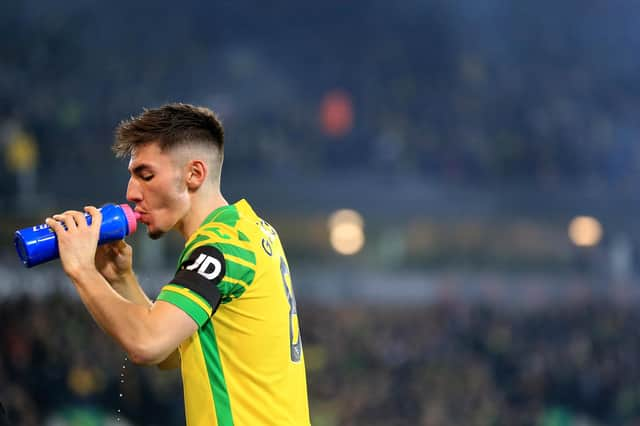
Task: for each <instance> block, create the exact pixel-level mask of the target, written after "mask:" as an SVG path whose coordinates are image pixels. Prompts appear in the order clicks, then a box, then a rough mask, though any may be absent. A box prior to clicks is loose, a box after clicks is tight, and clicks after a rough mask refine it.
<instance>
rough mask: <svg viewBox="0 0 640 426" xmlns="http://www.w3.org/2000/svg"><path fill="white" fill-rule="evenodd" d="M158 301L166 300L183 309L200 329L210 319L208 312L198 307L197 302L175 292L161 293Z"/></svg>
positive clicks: (166, 291)
mask: <svg viewBox="0 0 640 426" xmlns="http://www.w3.org/2000/svg"><path fill="white" fill-rule="evenodd" d="M157 300H164V301H165V302H169V303H171V304H172V305H175V306H177V307H178V308H180V309H182V310H183V311H185V312H186V313H187V314H188V315H189V316H190V317H191V318H193V320H194V321H195V322H196V324H198V327H200V326H202V324H204V323H205V321H207V320H208V319H209V315H208V314H207V312H206V311H205V310H204V309H202V308H201V307H200V306H198V304H197V303H196V302H194V301H193V300H191V299H189V298H188V297H185V296H183V295H181V294H178V293H175V292H173V291H168V290H164V291H161V292H160V294H159V295H158V299H157Z"/></svg>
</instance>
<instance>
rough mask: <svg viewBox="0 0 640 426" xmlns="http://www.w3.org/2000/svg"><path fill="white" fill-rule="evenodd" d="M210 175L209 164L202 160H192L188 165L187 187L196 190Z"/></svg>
mask: <svg viewBox="0 0 640 426" xmlns="http://www.w3.org/2000/svg"><path fill="white" fill-rule="evenodd" d="M208 175H209V169H208V167H207V164H206V163H205V162H204V161H202V160H191V161H189V165H188V166H187V188H189V190H196V189H198V188H200V186H201V185H202V184H203V183H204V181H205V180H206V179H207V176H208Z"/></svg>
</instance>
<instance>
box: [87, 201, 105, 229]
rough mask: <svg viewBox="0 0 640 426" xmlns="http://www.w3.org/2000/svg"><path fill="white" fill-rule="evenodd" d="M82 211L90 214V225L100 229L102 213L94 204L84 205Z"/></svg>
mask: <svg viewBox="0 0 640 426" xmlns="http://www.w3.org/2000/svg"><path fill="white" fill-rule="evenodd" d="M84 211H85V212H87V213H89V214H90V215H91V227H92V228H98V229H100V226H101V225H102V213H100V210H98V209H97V208H95V207H94V206H86V207H85V208H84Z"/></svg>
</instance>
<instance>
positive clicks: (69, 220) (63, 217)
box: [53, 213, 77, 230]
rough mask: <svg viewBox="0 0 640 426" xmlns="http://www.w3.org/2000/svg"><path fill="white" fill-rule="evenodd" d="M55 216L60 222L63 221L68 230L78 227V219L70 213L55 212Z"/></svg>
mask: <svg viewBox="0 0 640 426" xmlns="http://www.w3.org/2000/svg"><path fill="white" fill-rule="evenodd" d="M53 218H54V219H55V220H57V221H58V222H61V223H62V224H63V225H64V227H65V228H66V229H67V230H70V229H75V228H77V226H76V221H75V219H74V218H73V216H71V215H68V214H66V213H63V214H55V215H53Z"/></svg>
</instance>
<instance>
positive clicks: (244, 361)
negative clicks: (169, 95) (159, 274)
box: [46, 104, 309, 426]
mask: <svg viewBox="0 0 640 426" xmlns="http://www.w3.org/2000/svg"><path fill="white" fill-rule="evenodd" d="M223 143H224V132H223V128H222V125H221V123H220V122H219V120H218V119H217V117H216V116H215V114H214V113H213V112H212V111H210V110H208V109H205V108H199V107H194V106H191V105H185V104H170V105H165V106H163V107H161V108H158V109H151V110H145V111H144V112H143V113H142V114H141V115H140V116H138V117H136V118H133V119H131V120H130V121H125V122H123V123H121V124H120V126H119V127H118V129H117V135H116V142H115V144H114V146H113V149H114V151H115V153H116V155H117V156H119V157H123V156H129V157H130V161H129V172H130V174H131V177H130V179H129V185H128V188H127V199H128V200H129V201H130V202H132V203H135V211H136V212H138V213H139V214H140V221H141V222H142V223H144V224H145V225H147V231H148V234H149V236H150V237H151V238H153V239H157V238H160V237H161V236H162V235H164V234H165V233H166V232H168V231H170V230H176V231H178V232H179V233H180V234H181V235H182V236H183V237H184V239H185V241H186V244H185V248H184V251H183V252H182V254H181V256H180V258H179V260H178V264H177V272H176V274H175V277H174V278H173V279H172V280H171V281H170V282H169V283H168V284H167V285H165V286H164V287H163V289H162V291H161V292H160V295H159V296H158V298H157V300H156V301H155V302H154V303H152V302H151V301H150V300H149V298H148V297H147V296H146V295H145V293H144V291H143V290H142V288H141V287H140V285H139V283H138V281H137V279H136V277H135V275H134V272H133V270H132V262H131V259H132V249H131V247H130V246H129V245H128V244H126V243H125V242H124V241H119V242H117V243H112V244H108V245H103V246H100V247H98V248H97V247H96V246H97V241H98V235H99V228H100V223H101V215H100V213H99V211H98V210H97V209H96V208H95V207H92V206H89V207H86V208H85V211H86V212H88V213H89V214H90V215H91V216H92V224H91V225H87V223H86V220H85V219H84V216H83V213H81V212H78V211H67V212H65V213H63V214H59V215H54V216H53V218H47V220H46V222H47V224H48V225H49V226H51V228H52V229H53V230H54V231H55V233H56V235H57V237H58V246H59V249H60V259H61V261H62V267H63V269H64V271H65V273H66V274H67V275H68V276H69V278H70V279H71V281H72V282H73V283H74V285H75V286H76V288H77V291H78V293H79V294H80V297H81V299H82V301H83V302H84V304H85V306H86V307H87V309H88V310H89V311H90V312H91V314H92V315H93V318H94V319H95V320H96V322H97V323H98V324H99V325H100V326H101V327H102V328H103V329H104V330H105V331H106V332H107V333H109V334H110V335H111V336H112V337H113V338H114V339H115V340H116V341H117V342H118V343H119V344H120V345H121V346H122V347H123V348H124V350H125V351H126V352H127V353H128V354H129V357H130V359H132V360H133V361H134V362H136V363H140V364H158V365H160V366H161V367H171V366H178V365H180V367H181V370H182V378H183V387H184V398H185V411H186V417H187V425H189V426H200V425H202V426H204V425H207V426H210V425H224V426H227V425H236V426H240V425H248V426H258V425H295V426H299V425H308V424H309V411H308V401H307V386H306V377H305V367H304V356H303V353H302V346H301V340H300V335H299V331H298V317H297V311H296V303H295V298H294V294H293V289H292V287H291V278H290V275H289V267H288V265H287V261H286V258H285V255H284V251H283V249H282V246H281V244H280V240H279V238H278V234H277V233H276V232H275V230H274V229H273V228H272V227H271V226H270V225H269V224H268V223H267V222H265V221H264V220H262V219H261V218H260V217H258V216H257V215H256V214H255V213H254V211H253V210H252V208H251V207H250V206H249V204H248V203H247V202H246V201H245V200H241V201H239V202H237V203H235V204H232V205H229V204H228V203H227V202H226V200H225V199H224V197H223V196H222V194H221V192H220V171H221V167H222V160H223ZM63 225H64V226H63ZM65 228H66V229H65Z"/></svg>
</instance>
